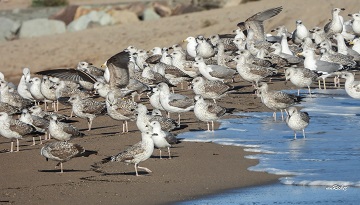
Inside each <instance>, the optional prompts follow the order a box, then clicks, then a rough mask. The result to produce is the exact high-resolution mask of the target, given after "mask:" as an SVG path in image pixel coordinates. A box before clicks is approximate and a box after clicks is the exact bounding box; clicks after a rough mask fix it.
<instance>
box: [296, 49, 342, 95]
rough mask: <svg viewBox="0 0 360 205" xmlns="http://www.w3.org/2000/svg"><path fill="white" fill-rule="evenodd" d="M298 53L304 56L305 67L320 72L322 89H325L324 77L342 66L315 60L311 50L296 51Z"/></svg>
mask: <svg viewBox="0 0 360 205" xmlns="http://www.w3.org/2000/svg"><path fill="white" fill-rule="evenodd" d="M298 55H300V56H304V57H305V60H304V67H305V68H308V69H310V70H315V71H317V72H319V73H322V75H321V76H320V77H319V78H322V79H323V84H324V89H326V84H325V78H327V77H329V76H331V75H333V72H335V71H338V70H341V69H342V68H343V66H342V65H340V64H338V63H331V62H327V61H321V60H316V58H315V53H314V51H313V50H305V51H303V52H301V53H298ZM319 88H320V79H319Z"/></svg>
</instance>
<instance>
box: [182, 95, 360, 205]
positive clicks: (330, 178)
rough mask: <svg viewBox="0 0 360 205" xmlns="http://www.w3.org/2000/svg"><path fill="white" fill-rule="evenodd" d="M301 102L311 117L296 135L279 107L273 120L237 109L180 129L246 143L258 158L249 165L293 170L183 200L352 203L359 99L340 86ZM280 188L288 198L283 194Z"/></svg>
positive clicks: (199, 137)
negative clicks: (215, 121)
mask: <svg viewBox="0 0 360 205" xmlns="http://www.w3.org/2000/svg"><path fill="white" fill-rule="evenodd" d="M286 92H294V91H286ZM304 92H306V91H303V93H304ZM259 100H260V99H259ZM299 106H301V107H303V109H302V111H306V112H308V113H309V115H310V117H311V119H310V125H309V126H308V127H307V128H306V129H305V131H306V138H303V137H302V133H301V132H298V133H297V139H296V140H294V133H293V131H292V130H290V128H288V127H287V125H286V123H285V122H283V121H281V118H280V116H279V113H278V120H277V121H274V119H273V118H272V113H270V112H252V113H237V114H236V115H240V116H243V117H242V118H236V119H228V120H222V121H221V126H220V128H219V130H216V131H215V132H207V131H198V132H188V133H183V134H181V135H180V136H179V137H181V138H185V139H186V140H188V141H213V142H215V143H219V144H224V145H235V146H245V147H246V150H248V151H252V152H256V153H259V154H252V153H251V155H249V156H247V158H253V159H259V160H260V163H259V164H258V165H257V166H254V167H250V168H249V170H252V171H266V172H269V173H273V174H291V175H294V176H293V177H283V178H281V180H280V182H279V184H276V185H271V186H262V187H254V188H249V189H241V190H234V191H232V192H229V193H225V194H221V195H216V196H212V197H209V198H205V199H200V200H196V201H190V202H185V203H184V204H207V203H210V202H209V201H207V200H210V199H211V204H213V203H215V204H216V203H236V204H241V203H243V204H249V203H250V202H255V201H256V203H255V204H272V203H270V202H275V201H277V202H282V204H308V203H317V204H338V203H345V204H351V203H355V202H356V201H357V200H359V199H360V194H358V193H360V189H359V188H360V174H359V173H360V160H359V159H360V134H359V130H360V126H359V125H360V100H356V99H352V98H350V97H349V96H348V95H347V94H346V93H345V91H344V90H327V91H323V90H315V94H313V98H308V97H307V98H306V99H305V102H303V103H301V104H300V105H299ZM204 126H205V125H204ZM299 185H301V186H299ZM338 189H340V190H338ZM274 193H276V194H274ZM284 193H289V195H288V196H289V197H290V198H288V197H285V198H284V195H283V194H284ZM355 193H356V194H355ZM282 198H284V199H282ZM305 199H306V200H305ZM213 200H215V201H213Z"/></svg>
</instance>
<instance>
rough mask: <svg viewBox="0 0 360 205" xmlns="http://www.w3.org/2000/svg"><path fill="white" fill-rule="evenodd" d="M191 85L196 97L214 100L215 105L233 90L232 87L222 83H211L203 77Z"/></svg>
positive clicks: (194, 80)
mask: <svg viewBox="0 0 360 205" xmlns="http://www.w3.org/2000/svg"><path fill="white" fill-rule="evenodd" d="M191 84H192V86H193V91H194V93H195V94H196V95H201V96H202V97H203V98H205V99H212V100H213V101H214V103H216V100H217V99H220V98H222V97H223V96H225V95H226V94H227V93H228V92H230V90H231V89H233V87H232V86H230V85H227V84H225V83H223V82H221V81H209V80H206V79H204V78H203V77H196V78H194V79H193V80H192V81H191Z"/></svg>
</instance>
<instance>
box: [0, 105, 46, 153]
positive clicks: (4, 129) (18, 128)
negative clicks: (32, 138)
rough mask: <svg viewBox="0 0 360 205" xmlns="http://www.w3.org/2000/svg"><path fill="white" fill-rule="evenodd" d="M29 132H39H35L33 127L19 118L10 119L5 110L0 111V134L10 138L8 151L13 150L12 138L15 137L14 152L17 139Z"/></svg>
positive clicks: (17, 147) (17, 143)
mask: <svg viewBox="0 0 360 205" xmlns="http://www.w3.org/2000/svg"><path fill="white" fill-rule="evenodd" d="M30 134H39V133H38V132H36V129H35V127H33V126H31V125H29V124H26V123H24V122H21V121H19V120H14V119H12V118H11V117H10V116H9V115H8V114H7V113H6V112H0V135H1V136H3V137H5V138H8V139H11V148H10V152H14V149H13V147H14V142H13V140H14V139H16V152H18V151H19V139H22V138H23V136H25V135H30Z"/></svg>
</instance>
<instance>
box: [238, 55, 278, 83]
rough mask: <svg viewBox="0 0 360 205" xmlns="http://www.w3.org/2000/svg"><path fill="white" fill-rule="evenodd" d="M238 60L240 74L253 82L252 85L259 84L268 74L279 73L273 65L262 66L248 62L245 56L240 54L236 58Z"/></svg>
mask: <svg viewBox="0 0 360 205" xmlns="http://www.w3.org/2000/svg"><path fill="white" fill-rule="evenodd" d="M234 60H235V61H236V63H237V65H236V69H237V71H238V73H239V74H240V76H241V77H242V78H243V79H244V80H246V81H249V82H251V83H252V85H255V86H258V85H259V82H260V81H261V80H263V79H264V78H266V77H268V76H272V75H274V74H276V73H277V70H276V69H274V68H271V67H262V66H257V65H254V64H249V63H247V62H246V59H245V56H243V55H238V56H236V57H235V58H234Z"/></svg>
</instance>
